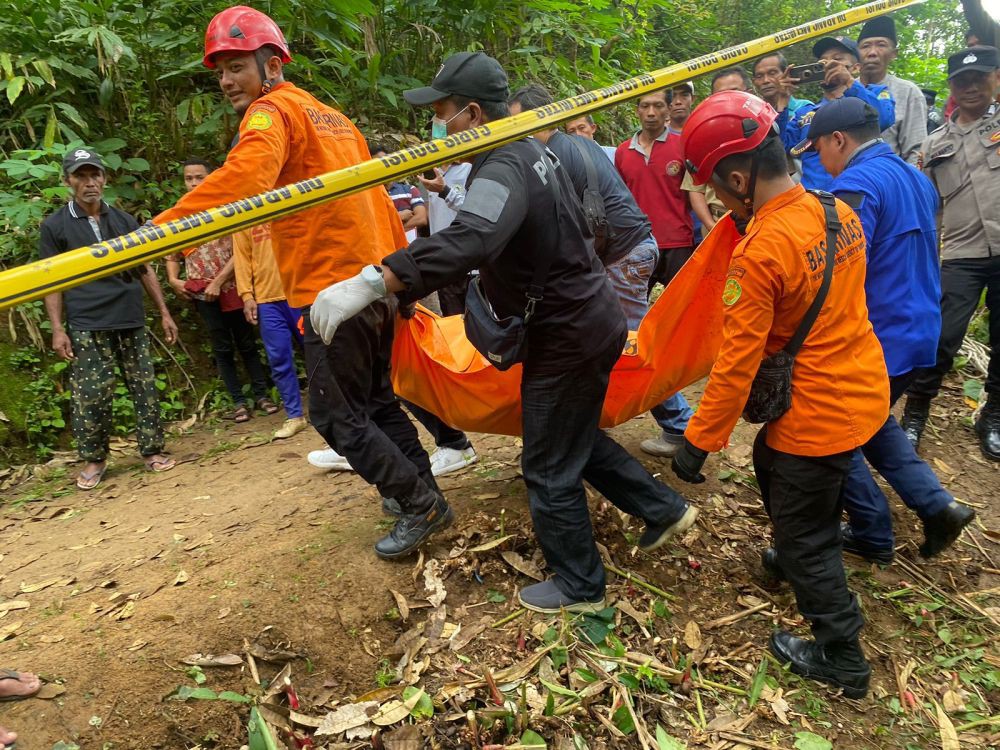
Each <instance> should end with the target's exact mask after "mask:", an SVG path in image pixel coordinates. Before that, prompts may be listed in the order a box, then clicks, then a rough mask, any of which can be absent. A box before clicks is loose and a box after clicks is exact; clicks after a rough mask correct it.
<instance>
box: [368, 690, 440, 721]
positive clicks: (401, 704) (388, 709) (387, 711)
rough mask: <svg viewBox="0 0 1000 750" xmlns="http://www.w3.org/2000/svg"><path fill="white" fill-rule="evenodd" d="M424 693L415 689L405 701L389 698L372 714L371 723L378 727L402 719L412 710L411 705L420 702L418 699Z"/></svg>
mask: <svg viewBox="0 0 1000 750" xmlns="http://www.w3.org/2000/svg"><path fill="white" fill-rule="evenodd" d="M425 695H426V693H425V692H424V691H423V690H422V689H421V690H417V692H415V693H414V694H413V695H411V696H410V697H409V698H407V699H406V700H405V701H400V700H391V701H389V702H387V703H385V704H383V705H382V707H381V708H380V709H379V710H378V712H377V713H376V714H375V715H374V716H372V718H371V722H372V724H374V725H375V726H379V727H387V726H389V725H390V724H395V723H396V722H399V721H402V720H403V719H405V718H406V717H407V716H409V715H410V711H412V710H413V707H414V706H416V705H417V703H419V702H420V699H421V698H422V697H424V696H425Z"/></svg>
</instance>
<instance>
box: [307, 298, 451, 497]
mask: <svg viewBox="0 0 1000 750" xmlns="http://www.w3.org/2000/svg"><path fill="white" fill-rule="evenodd" d="M395 313H396V306H395V302H391V303H390V302H384V301H379V302H375V303H373V304H371V305H369V306H368V307H366V308H365V309H364V310H362V311H361V312H360V313H358V314H357V315H355V316H354V317H353V318H351V319H349V320H347V321H345V322H344V323H343V324H342V325H341V326H340V328H338V329H337V333H336V334H334V337H333V341H331V342H330V345H329V346H327V345H326V344H324V343H323V340H322V339H321V338H320V337H319V334H317V333H316V331H315V330H313V327H312V325H311V324H310V322H309V311H308V309H305V310H303V317H304V319H305V354H306V370H307V372H308V374H309V421H310V422H312V425H313V427H314V428H315V429H316V431H317V432H318V433H319V434H320V435H322V436H323V439H324V440H326V442H327V443H328V444H329V445H330V446H331V447H333V449H334V450H336V451H337V452H338V453H340V454H341V455H342V456H346V457H347V460H348V461H350V462H351V466H352V467H353V468H354V470H355V471H356V472H358V474H359V475H360V476H361V478H362V479H364V480H365V481H366V482H368V483H369V484H373V485H375V486H376V487H377V488H378V491H379V493H380V494H381V495H382V496H383V497H394V498H396V499H397V500H398V501H399V504H400V505H401V506H402V508H403V510H404V511H406V512H414V513H417V512H421V511H424V510H427V509H428V508H430V506H431V505H432V504H433V503H434V501H435V499H436V498H437V496H438V495H440V491H439V490H438V486H437V483H436V482H435V481H434V477H433V476H432V475H431V463H430V459H428V457H427V451H425V450H424V449H423V447H422V446H421V445H420V440H419V439H418V437H417V428H416V427H414V426H413V423H412V422H411V421H410V418H409V417H407V416H406V414H405V413H404V412H403V409H402V407H401V406H400V404H399V401H397V400H396V396H395V394H394V393H393V392H392V385H391V383H390V382H389V362H390V357H391V354H392V336H393V318H394V316H395Z"/></svg>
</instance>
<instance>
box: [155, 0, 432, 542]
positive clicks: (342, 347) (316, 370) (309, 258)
mask: <svg viewBox="0 0 1000 750" xmlns="http://www.w3.org/2000/svg"><path fill="white" fill-rule="evenodd" d="M290 61H291V55H290V54H289V51H288V45H287V43H286V42H285V38H284V36H283V35H282V33H281V30H280V29H279V28H278V26H277V24H275V23H274V21H272V20H271V19H270V18H268V17H267V16H266V15H264V14H263V13H261V12H259V11H256V10H253V9H252V8H247V7H244V6H235V7H232V8H228V9H226V10H224V11H222V12H221V13H219V14H218V15H216V16H215V18H213V19H212V21H211V23H210V24H209V26H208V30H207V31H206V33H205V58H204V63H205V65H206V66H207V67H209V68H213V69H215V70H216V71H217V72H218V74H219V85H220V87H221V88H222V91H223V93H224V94H225V95H226V97H227V98H228V99H229V101H230V103H231V104H232V105H233V108H234V109H235V110H236V112H237V114H239V115H241V116H242V118H243V120H242V122H241V123H240V134H239V142H238V143H237V144H236V145H235V146H234V147H233V148H232V149H231V150H230V151H229V154H228V155H227V157H226V163H225V164H223V165H222V167H220V168H219V169H217V170H215V171H214V172H212V173H211V174H210V175H209V176H208V177H206V178H205V181H204V182H202V183H201V184H200V185H199V186H198V187H196V188H195V189H194V190H192V191H191V192H190V193H188V194H187V195H185V196H184V197H183V198H181V200H180V201H178V203H177V204H176V205H175V206H174V207H173V208H171V209H169V210H167V211H165V212H164V213H162V214H160V215H159V216H158V217H157V218H156V220H155V221H156V223H163V222H165V221H170V220H172V219H178V218H180V217H182V216H186V215H188V214H191V213H194V212H196V211H200V210H203V209H207V208H211V207H214V206H220V205H223V204H225V203H228V202H231V201H234V200H237V199H239V198H243V197H245V196H247V195H254V194H256V193H260V192H263V191H265V190H269V189H271V188H274V187H277V186H281V185H289V184H291V183H294V182H298V181H300V180H304V179H307V178H311V177H315V176H316V175H319V174H324V173H326V172H332V171H334V170H337V169H343V168H345V167H350V166H353V165H355V164H358V163H360V162H363V161H367V160H368V159H369V158H370V157H369V153H368V146H367V144H366V143H365V139H364V137H363V136H362V135H361V133H360V132H359V131H358V129H357V128H356V127H355V126H354V124H353V123H352V122H351V121H350V120H348V119H347V118H346V117H345V116H344V115H343V114H341V113H340V112H338V111H337V110H335V109H333V108H331V107H328V106H327V105H325V104H323V103H322V102H320V101H318V100H317V99H316V98H315V97H313V96H311V95H309V94H308V93H306V92H305V91H303V90H302V89H300V88H297V87H296V86H294V85H293V84H291V83H289V82H287V81H285V79H284V76H283V74H282V68H283V66H284V64H285V63H288V62H290ZM271 240H272V248H273V251H274V257H275V260H276V261H277V264H278V272H279V275H280V276H281V284H282V287H283V288H284V290H285V294H286V296H287V298H288V303H289V304H290V305H291V306H293V307H298V308H301V309H302V313H303V319H304V324H305V354H306V370H307V374H308V376H309V417H310V420H309V421H310V422H311V423H312V425H313V427H314V428H315V429H316V431H317V432H319V433H320V435H322V436H323V438H324V439H325V440H326V442H327V443H328V444H329V445H330V446H331V447H333V448H334V450H336V451H337V452H338V453H339V454H341V455H343V456H344V457H345V458H346V459H347V460H348V461H349V462H350V466H351V467H353V468H354V470H355V471H357V473H358V474H360V475H361V477H363V478H364V479H365V481H367V482H369V483H370V484H374V485H375V486H376V487H377V488H378V490H379V493H380V494H381V495H382V496H383V497H392V498H395V499H396V500H397V502H398V505H399V510H400V511H401V516H400V518H399V520H398V521H397V522H396V524H395V526H394V527H393V528H392V530H391V531H390V532H389V534H387V535H386V536H385V537H383V538H382V539H380V540H379V541H378V542H377V543H376V544H375V553H376V554H377V555H378V556H379V557H382V558H386V559H395V558H398V557H403V556H405V555H408V554H410V553H411V552H414V551H415V550H416V549H417V548H418V547H419V546H420V545H421V544H423V543H424V542H425V541H427V539H428V538H429V537H430V536H431V534H433V533H434V532H435V531H437V530H439V529H442V528H444V527H446V526H447V525H448V524H449V523H451V520H452V512H451V509H450V508H449V507H448V504H447V503H446V502H445V499H444V497H443V496H442V495H441V492H440V490H439V489H438V487H437V483H436V482H435V481H434V477H433V476H432V474H431V466H430V461H429V459H428V456H427V452H426V451H425V450H424V449H423V448H422V447H421V445H420V441H419V440H418V437H417V430H416V428H415V427H414V426H413V424H412V423H411V422H410V420H409V418H408V417H407V416H406V415H405V414H404V413H403V411H402V409H401V408H400V406H399V402H398V401H397V400H396V397H395V395H394V394H393V392H392V387H391V384H390V382H389V358H390V355H391V352H392V334H393V325H394V320H395V313H396V304H395V300H393V299H384V300H379V301H375V302H374V303H373V304H371V305H367V306H366V307H365V309H364V310H363V311H361V313H360V314H359V315H357V316H356V317H354V318H352V319H351V320H350V321H348V322H347V323H345V324H344V325H343V326H342V327H341V328H340V330H339V331H338V332H337V336H336V337H326V339H325V341H324V340H323V339H321V338H320V335H319V334H318V333H317V331H316V327H315V325H314V322H313V320H312V310H311V306H312V305H313V303H314V301H315V300H316V297H317V294H318V293H319V292H320V291H321V290H322V289H324V288H326V287H327V286H329V285H330V284H333V283H335V282H337V281H340V280H342V279H347V278H350V277H352V276H354V275H355V274H356V273H357V272H358V271H360V270H361V269H362V268H364V267H365V266H367V265H369V264H372V263H377V262H378V261H379V260H380V259H381V258H382V257H383V256H384V255H386V254H387V253H391V252H392V251H393V250H395V249H397V248H400V247H405V245H406V237H405V235H404V234H403V225H402V224H401V223H400V220H399V215H398V213H397V212H396V208H395V207H394V206H393V204H392V201H391V200H390V198H389V194H388V193H387V192H386V191H385V188H383V187H382V186H381V185H379V186H376V187H374V188H371V189H369V190H365V191H362V192H360V193H356V194H354V195H351V196H347V197H344V198H340V199H339V200H336V201H331V202H328V203H323V204H321V205H319V206H316V207H315V208H310V209H307V210H305V211H302V212H300V213H297V214H294V215H292V216H288V217H286V218H282V219H277V220H275V221H274V222H272V224H271Z"/></svg>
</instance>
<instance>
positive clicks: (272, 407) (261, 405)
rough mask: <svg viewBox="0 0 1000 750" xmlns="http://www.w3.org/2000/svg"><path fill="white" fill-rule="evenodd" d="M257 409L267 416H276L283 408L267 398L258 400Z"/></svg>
mask: <svg viewBox="0 0 1000 750" xmlns="http://www.w3.org/2000/svg"><path fill="white" fill-rule="evenodd" d="M257 408H258V409H260V410H261V411H262V412H264V413H265V414H274V413H275V412H276V411H278V409H280V408H281V407H280V406H278V405H277V404H276V403H274V402H273V401H272V400H271V399H269V398H268V397H267V396H264V397H263V398H259V399H257Z"/></svg>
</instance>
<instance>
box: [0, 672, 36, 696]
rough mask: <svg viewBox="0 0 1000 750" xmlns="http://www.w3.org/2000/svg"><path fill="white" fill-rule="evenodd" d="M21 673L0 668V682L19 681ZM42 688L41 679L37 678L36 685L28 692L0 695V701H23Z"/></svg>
mask: <svg viewBox="0 0 1000 750" xmlns="http://www.w3.org/2000/svg"><path fill="white" fill-rule="evenodd" d="M21 677H22V674H21V673H20V672H18V671H17V670H15V669H0V682H2V681H3V680H15V681H16V682H21ZM41 689H42V681H41V680H38V687H37V688H36V689H35V690H33V691H32V692H30V693H21V694H19V695H0V702H8V701H23V700H25V699H27V698H33V697H35V695H36V694H37V693H38V691H39V690H41Z"/></svg>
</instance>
